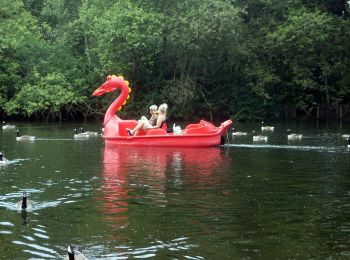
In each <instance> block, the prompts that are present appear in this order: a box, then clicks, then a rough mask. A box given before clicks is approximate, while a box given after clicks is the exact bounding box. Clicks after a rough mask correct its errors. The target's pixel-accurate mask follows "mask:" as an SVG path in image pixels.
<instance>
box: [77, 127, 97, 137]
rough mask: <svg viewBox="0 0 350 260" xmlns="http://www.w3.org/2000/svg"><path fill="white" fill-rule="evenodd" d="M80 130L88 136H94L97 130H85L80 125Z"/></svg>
mask: <svg viewBox="0 0 350 260" xmlns="http://www.w3.org/2000/svg"><path fill="white" fill-rule="evenodd" d="M80 131H81V132H82V133H83V134H87V135H89V136H90V137H91V136H92V137H95V136H98V132H91V131H85V130H84V128H83V127H80Z"/></svg>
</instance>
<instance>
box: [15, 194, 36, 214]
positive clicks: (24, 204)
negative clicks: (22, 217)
mask: <svg viewBox="0 0 350 260" xmlns="http://www.w3.org/2000/svg"><path fill="white" fill-rule="evenodd" d="M16 208H17V209H18V210H27V209H32V208H34V202H33V201H31V200H28V199H27V193H26V192H23V193H22V199H21V200H20V201H18V202H17V203H16Z"/></svg>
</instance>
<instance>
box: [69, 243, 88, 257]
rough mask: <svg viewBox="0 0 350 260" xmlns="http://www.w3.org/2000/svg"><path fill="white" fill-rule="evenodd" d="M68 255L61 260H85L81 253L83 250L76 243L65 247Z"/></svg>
mask: <svg viewBox="0 0 350 260" xmlns="http://www.w3.org/2000/svg"><path fill="white" fill-rule="evenodd" d="M67 253H68V255H66V256H65V257H64V258H63V260H87V258H86V257H85V256H84V255H83V250H82V249H81V247H80V246H78V245H69V246H68V249H67Z"/></svg>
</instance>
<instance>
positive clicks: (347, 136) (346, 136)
mask: <svg viewBox="0 0 350 260" xmlns="http://www.w3.org/2000/svg"><path fill="white" fill-rule="evenodd" d="M341 137H343V138H346V139H348V138H350V135H342V136H341Z"/></svg>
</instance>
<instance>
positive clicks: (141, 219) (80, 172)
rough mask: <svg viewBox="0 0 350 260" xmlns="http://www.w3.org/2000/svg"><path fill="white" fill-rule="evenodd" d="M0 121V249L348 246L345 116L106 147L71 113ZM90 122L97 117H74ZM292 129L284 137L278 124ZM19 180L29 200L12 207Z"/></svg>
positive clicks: (98, 254)
mask: <svg viewBox="0 0 350 260" xmlns="http://www.w3.org/2000/svg"><path fill="white" fill-rule="evenodd" d="M17 126H18V128H19V129H20V130H21V133H22V134H29V135H35V136H36V137H37V139H36V140H35V141H34V142H18V141H16V139H15V131H14V130H6V131H5V130H0V132H1V139H0V145H1V146H0V148H1V150H3V151H4V152H5V154H6V157H7V158H8V159H9V160H10V162H9V164H6V165H2V164H0V256H1V257H0V259H50V258H52V259H60V258H63V257H64V256H65V254H66V248H67V246H68V245H69V244H71V243H72V244H79V245H82V246H83V252H84V254H85V256H86V257H87V258H88V259H134V258H151V259H256V258H259V259H310V258H314V259H315V258H316V259H320V258H321V259H326V258H328V257H330V259H331V258H333V259H339V258H340V259H342V258H348V257H350V149H349V148H347V145H346V140H345V139H344V138H342V137H341V135H342V134H349V132H350V127H349V125H342V126H340V125H339V124H333V125H332V124H331V125H327V124H316V123H312V122H308V123H299V124H298V123H295V124H287V123H285V124H275V127H276V129H275V131H274V132H266V133H263V134H264V135H266V136H268V141H267V142H264V143H254V142H253V141H252V134H251V131H252V130H254V129H255V130H256V132H257V133H258V134H261V131H260V128H259V125H258V124H256V125H254V124H235V128H236V130H237V131H246V132H248V135H247V136H242V137H234V138H233V137H232V133H231V132H229V133H228V137H229V143H228V144H226V145H224V146H222V147H217V148H185V149H184V148H131V147H108V146H105V144H104V142H103V139H102V138H100V137H96V138H90V139H89V140H74V139H73V129H74V128H76V127H79V126H80V125H78V124H53V125H40V124H20V123H17ZM84 127H85V129H86V130H90V131H97V130H98V129H99V128H100V125H98V124H86V125H84ZM287 128H292V130H293V131H294V132H298V133H301V134H303V139H302V140H296V141H288V140H287V133H286V129H287ZM23 191H26V192H28V193H29V199H30V200H32V201H34V202H35V207H34V209H32V210H28V211H22V212H21V211H18V210H17V209H16V207H15V204H16V203H17V202H18V201H19V200H20V199H21V194H22V192H23Z"/></svg>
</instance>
